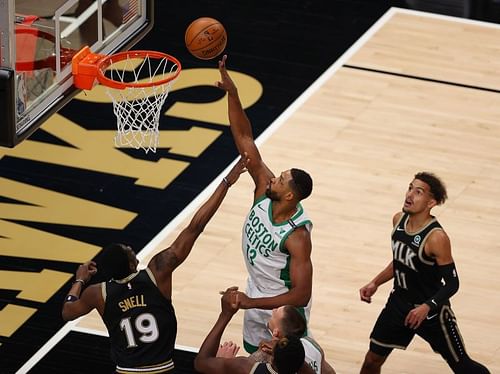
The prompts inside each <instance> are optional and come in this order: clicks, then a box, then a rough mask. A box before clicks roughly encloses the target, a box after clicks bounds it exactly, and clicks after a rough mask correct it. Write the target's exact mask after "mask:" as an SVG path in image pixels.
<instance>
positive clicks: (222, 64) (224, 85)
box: [215, 55, 238, 95]
mask: <svg viewBox="0 0 500 374" xmlns="http://www.w3.org/2000/svg"><path fill="white" fill-rule="evenodd" d="M226 60H227V55H224V56H222V60H220V61H219V72H220V79H221V80H220V81H218V82H215V85H216V86H217V87H219V88H220V89H221V90H224V91H227V93H229V94H230V95H236V94H237V91H238V90H237V88H236V85H235V84H234V82H233V80H232V79H231V77H230V76H229V74H228V72H227V69H226Z"/></svg>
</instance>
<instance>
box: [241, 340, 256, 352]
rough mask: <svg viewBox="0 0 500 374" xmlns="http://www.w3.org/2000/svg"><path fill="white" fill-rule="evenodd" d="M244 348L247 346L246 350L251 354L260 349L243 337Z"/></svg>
mask: <svg viewBox="0 0 500 374" xmlns="http://www.w3.org/2000/svg"><path fill="white" fill-rule="evenodd" d="M243 348H245V351H247V352H248V353H250V354H252V353H254V352H257V350H258V349H259V347H257V346H255V345H252V344H250V343H249V342H247V341H246V340H245V339H243Z"/></svg>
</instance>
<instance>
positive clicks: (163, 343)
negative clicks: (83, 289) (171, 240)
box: [101, 268, 177, 373]
mask: <svg viewBox="0 0 500 374" xmlns="http://www.w3.org/2000/svg"><path fill="white" fill-rule="evenodd" d="M101 290H102V293H103V298H104V301H105V305H104V313H103V316H102V318H103V321H104V323H105V325H106V327H107V329H108V332H109V338H110V341H111V358H112V359H113V361H114V362H115V363H116V365H117V366H116V372H117V373H130V372H134V373H164V372H167V371H170V370H172V369H173V367H174V364H173V362H172V354H173V351H174V344H175V337H176V334H177V320H176V317H175V311H174V308H173V306H172V303H171V301H170V300H169V299H167V298H165V296H163V294H162V293H161V291H160V290H159V289H158V287H157V286H156V280H155V278H154V275H153V273H152V272H151V270H150V269H149V268H147V269H145V270H141V271H139V272H137V273H134V274H131V275H130V276H128V277H127V278H124V279H121V280H118V281H110V282H105V283H102V286H101Z"/></svg>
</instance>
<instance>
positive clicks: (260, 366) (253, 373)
mask: <svg viewBox="0 0 500 374" xmlns="http://www.w3.org/2000/svg"><path fill="white" fill-rule="evenodd" d="M250 374H278V372H277V371H276V370H274V369H273V367H272V366H271V364H269V363H266V362H260V363H256V364H255V365H254V366H253V367H252V370H250Z"/></svg>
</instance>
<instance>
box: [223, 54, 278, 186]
mask: <svg viewBox="0 0 500 374" xmlns="http://www.w3.org/2000/svg"><path fill="white" fill-rule="evenodd" d="M226 60H227V55H224V56H223V57H222V60H220V61H219V72H220V75H221V80H220V81H219V82H217V83H216V85H217V87H219V88H220V89H223V90H224V91H226V92H227V93H228V95H227V96H228V98H227V100H228V115H229V123H230V126H231V133H232V134H233V138H234V142H235V143H236V148H238V151H239V152H240V154H243V152H247V153H248V157H250V159H251V160H252V161H251V162H250V163H249V165H248V171H249V173H250V175H251V176H252V178H253V180H254V183H255V186H256V196H260V195H262V194H263V193H264V191H265V188H266V185H267V183H268V182H269V180H270V179H271V178H272V177H274V174H273V173H272V171H271V170H269V168H268V167H267V166H266V164H265V163H264V162H263V160H262V158H261V155H260V152H259V150H258V148H257V146H256V145H255V141H254V137H253V132H252V125H251V123H250V120H249V119H248V117H247V115H246V113H245V111H244V110H243V106H242V105H241V101H240V97H239V94H238V89H237V87H236V85H235V84H234V82H233V80H232V79H231V77H230V76H229V73H228V72H227V69H226Z"/></svg>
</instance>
